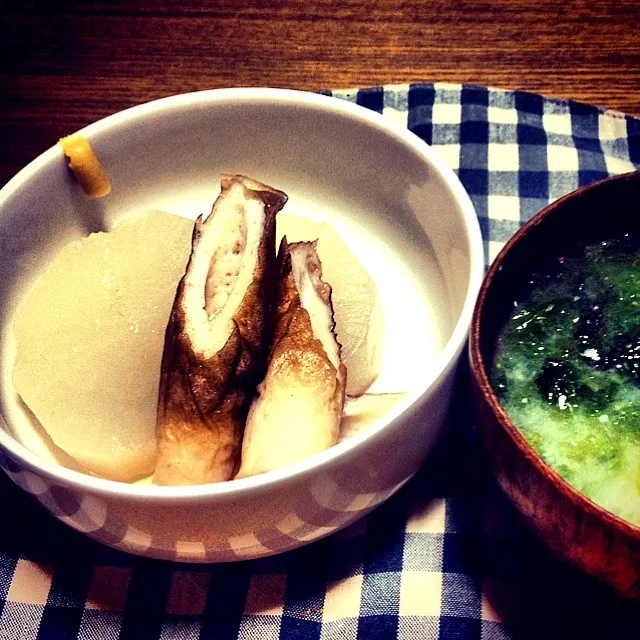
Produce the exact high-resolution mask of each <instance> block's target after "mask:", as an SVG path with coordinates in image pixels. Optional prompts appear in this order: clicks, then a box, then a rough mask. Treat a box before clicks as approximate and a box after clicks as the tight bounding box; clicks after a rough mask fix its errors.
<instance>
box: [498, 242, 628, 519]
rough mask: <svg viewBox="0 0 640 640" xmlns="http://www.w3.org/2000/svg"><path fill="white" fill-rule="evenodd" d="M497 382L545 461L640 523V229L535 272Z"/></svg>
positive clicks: (503, 348) (508, 329)
mask: <svg viewBox="0 0 640 640" xmlns="http://www.w3.org/2000/svg"><path fill="white" fill-rule="evenodd" d="M491 379H492V384H493V387H494V389H495V390H496V393H497V395H498V398H499V399H500V402H501V404H502V406H503V407H504V409H505V411H506V412H507V414H508V415H509V418H510V419H511V421H512V423H513V424H514V425H515V426H516V427H517V428H518V429H519V430H520V432H521V433H522V435H523V436H524V437H525V438H526V439H527V441H528V442H529V443H530V444H531V445H532V446H533V448H534V449H535V450H536V451H537V452H538V453H539V454H540V456H541V457H542V458H543V459H544V460H545V462H547V463H548V464H549V465H550V466H551V467H552V468H553V469H555V470H556V471H557V472H558V473H559V474H560V475H561V476H562V477H563V478H564V479H565V480H566V481H567V482H569V483H570V484H571V485H573V486H574V487H575V488H576V489H578V490H579V491H580V492H582V493H583V494H584V495H586V496H587V497H588V498H590V499H591V500H593V501H594V502H596V503H598V504H600V505H601V506H603V507H604V508H606V509H608V510H609V511H611V512H613V513H615V514H616V515H618V516H620V517H622V518H624V519H626V520H628V521H630V522H632V523H634V524H637V525H640V232H639V231H634V232H633V233H628V234H624V235H622V236H620V237H617V238H614V239H611V240H607V241H605V242H601V243H599V244H593V245H588V246H582V247H580V248H576V250H575V251H574V252H572V253H571V254H567V255H565V256H562V257H559V258H556V259H554V260H553V262H551V263H550V264H548V265H547V266H546V267H545V268H543V269H541V270H540V271H539V272H537V273H535V274H534V275H533V277H532V278H531V280H530V282H529V283H528V286H527V288H526V290H523V291H522V293H521V294H520V295H519V299H518V300H517V301H514V309H513V312H512V314H511V317H510V318H509V320H508V322H507V324H506V326H505V328H504V329H503V331H502V334H501V336H500V339H499V341H498V349H497V352H496V356H495V358H494V363H493V367H492V373H491Z"/></svg>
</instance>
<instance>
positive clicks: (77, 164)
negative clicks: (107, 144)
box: [58, 133, 111, 198]
mask: <svg viewBox="0 0 640 640" xmlns="http://www.w3.org/2000/svg"><path fill="white" fill-rule="evenodd" d="M58 144H59V145H60V146H61V147H62V151H63V152H64V155H65V157H66V158H67V164H68V166H69V169H71V171H73V175H74V176H75V177H76V180H77V181H78V182H79V183H80V186H81V187H82V190H83V191H84V192H85V193H86V194H87V195H88V196H89V197H90V198H103V197H104V196H108V195H109V194H110V193H111V183H110V182H109V178H108V177H107V174H106V172H105V170H104V167H103V166H102V165H101V164H100V160H98V158H97V157H96V154H95V153H94V152H93V149H92V148H91V145H90V144H89V141H88V140H87V139H86V138H84V137H82V136H80V135H78V134H77V133H74V134H72V135H70V136H67V137H66V138H61V139H60V140H59V142H58Z"/></svg>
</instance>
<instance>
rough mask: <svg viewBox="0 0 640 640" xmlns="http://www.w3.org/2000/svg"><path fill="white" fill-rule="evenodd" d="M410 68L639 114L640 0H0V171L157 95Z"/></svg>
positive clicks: (333, 84)
mask: <svg viewBox="0 0 640 640" xmlns="http://www.w3.org/2000/svg"><path fill="white" fill-rule="evenodd" d="M414 81H424V82H432V81H451V82H466V83H473V84H480V85H489V86H496V87H504V88H510V89H516V88H519V89H526V90H528V91H533V92H537V93H542V94H545V95H549V96H558V97H566V98H574V99H577V100H582V101H585V102H589V103H592V104H597V105H599V106H603V107H608V108H613V109H618V110H622V111H625V112H627V113H629V114H632V115H639V116H640V0H610V1H605V0H545V1H541V0H537V1H534V0H485V1H472V0H448V1H447V0H377V1H376V0H270V1H269V0H249V1H247V2H240V1H234V0H219V1H216V0H211V1H205V0H197V1H189V0H182V1H180V2H178V1H175V0H160V1H155V2H154V1H151V0H139V1H138V2H117V1H107V2H100V3H98V2H82V1H79V2H71V1H66V2H65V1H56V0H48V1H46V2H45V1H41V2H34V1H29V0H0V185H2V184H4V183H5V182H6V181H7V180H8V179H9V178H10V177H11V176H12V175H14V174H15V173H16V172H17V171H18V170H19V169H20V168H21V167H22V166H24V165H25V164H26V163H27V162H29V161H30V160H32V159H33V158H34V157H35V156H36V155H38V154H39V153H41V152H42V151H44V150H45V149H46V148H48V147H49V146H51V145H52V144H54V143H55V141H56V140H57V139H58V138H59V137H60V136H62V135H65V134H68V133H70V132H72V131H74V130H77V129H78V128H80V127H82V126H85V125H86V124H88V123H90V122H92V121H94V120H97V119H98V118H102V117H104V116H106V115H109V114H110V113H114V112H115V111H119V110H121V109H123V108H126V107H129V106H132V105H135V104H139V103H141V102H145V101H147V100H152V99H154V98H159V97H162V96H167V95H171V94H175V93H180V92H185V91H194V90H199V89H208V88H217V87H227V86H257V85H260V86H273V87H291V88H298V89H309V90H316V89H321V88H346V87H356V86H359V87H362V86H375V85H380V84H385V83H402V82H414Z"/></svg>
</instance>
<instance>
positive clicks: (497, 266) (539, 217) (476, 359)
mask: <svg viewBox="0 0 640 640" xmlns="http://www.w3.org/2000/svg"><path fill="white" fill-rule="evenodd" d="M629 180H638V181H639V182H640V171H631V172H627V173H623V174H620V175H616V176H610V177H607V178H603V179H601V180H598V181H596V182H593V183H591V184H588V185H585V186H583V187H580V188H578V189H576V190H574V191H572V192H570V193H568V194H566V195H564V196H562V197H561V198H559V199H558V200H555V201H554V202H552V203H550V204H549V205H547V206H546V207H544V208H543V209H542V210H541V211H539V212H538V213H537V214H536V215H535V216H533V218H531V219H530V220H528V221H527V222H525V224H524V225H522V227H520V229H518V231H516V233H515V234H514V235H513V236H511V238H509V240H508V241H507V243H506V244H505V245H504V247H503V248H502V249H501V251H500V252H499V253H498V255H497V256H496V258H495V259H494V261H493V263H492V264H491V266H490V268H489V270H488V272H487V275H486V276H485V279H484V281H483V283H482V286H481V287H480V291H479V293H478V297H477V299H476V305H475V308H474V312H473V317H472V320H471V330H470V335H469V360H470V370H471V375H472V376H473V377H474V378H475V381H476V383H477V385H478V387H479V388H480V391H481V393H482V396H483V400H484V402H485V403H486V404H487V405H488V406H489V408H490V410H491V412H492V414H493V416H494V418H495V419H496V420H497V421H498V424H499V425H500V426H501V427H502V429H503V431H504V432H505V433H506V435H507V437H508V438H509V440H510V441H511V442H512V443H513V444H514V445H515V446H516V447H517V449H518V450H519V451H520V453H522V455H523V456H524V457H525V458H526V459H527V460H528V461H529V462H530V463H531V464H533V466H534V467H535V468H536V470H537V471H538V472H539V473H540V474H541V475H542V476H543V477H544V478H545V480H546V481H547V482H549V483H551V484H552V485H553V486H554V488H555V490H557V491H558V492H559V493H560V494H561V495H562V497H563V498H565V499H566V500H568V501H570V502H571V503H572V504H573V505H574V506H575V507H577V508H579V509H582V510H584V511H585V512H587V513H588V514H590V515H591V516H593V517H596V518H598V519H599V520H601V521H603V522H605V523H606V524H607V525H609V526H611V527H613V528H615V529H617V530H618V531H620V532H622V533H624V534H626V535H627V536H630V537H632V538H635V539H637V540H639V541H640V525H635V524H633V523H632V522H629V521H628V520H625V519H624V518H622V517H620V516H618V515H616V514H615V513H613V512H611V511H609V510H608V509H606V508H605V507H603V506H601V505H599V504H598V503H597V502H594V501H593V500H591V499H590V498H588V497H587V496H585V495H584V494H583V493H581V492H580V491H578V490H577V489H576V488H575V487H573V485H571V484H570V483H569V482H567V481H566V480H565V479H564V478H563V477H562V476H561V475H560V474H559V473H558V472H557V471H555V469H553V467H551V466H550V465H549V464H548V463H546V462H545V461H544V460H543V459H542V457H541V456H540V454H538V453H537V451H536V450H535V449H534V448H533V446H532V445H531V444H529V442H528V441H527V440H526V439H525V437H524V436H523V435H522V434H521V433H520V431H519V429H518V428H517V427H516V426H515V425H514V424H513V422H511V419H510V418H509V416H508V414H507V412H506V411H505V410H504V408H503V407H502V405H501V404H500V402H499V400H498V397H497V396H496V394H495V392H494V390H493V386H492V384H491V381H490V378H489V375H488V373H487V368H486V366H485V359H484V357H483V355H482V351H481V349H480V335H481V333H482V330H483V322H482V316H483V311H484V305H485V302H486V298H487V295H488V293H489V290H490V289H491V288H492V286H493V282H494V277H495V275H496V273H497V272H498V271H500V270H501V269H502V265H503V263H504V260H505V257H506V256H507V255H508V254H509V253H510V252H511V250H512V249H513V247H514V246H517V245H518V244H519V243H520V241H521V239H522V238H523V237H524V236H525V235H526V234H527V233H528V231H529V230H530V229H531V228H533V227H536V226H539V225H541V224H544V222H545V220H547V218H549V217H551V216H553V215H556V214H557V212H558V211H562V209H563V208H564V206H565V205H566V203H567V202H571V201H573V200H575V199H577V198H583V197H584V196H585V195H588V194H589V193H591V192H592V191H596V190H599V189H600V188H602V187H603V186H606V185H610V184H612V183H617V182H620V183H623V182H627V181H629Z"/></svg>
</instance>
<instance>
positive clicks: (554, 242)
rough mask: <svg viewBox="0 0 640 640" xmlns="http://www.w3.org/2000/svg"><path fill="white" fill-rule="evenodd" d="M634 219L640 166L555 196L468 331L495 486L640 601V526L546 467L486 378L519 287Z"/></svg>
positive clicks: (505, 254)
mask: <svg viewBox="0 0 640 640" xmlns="http://www.w3.org/2000/svg"><path fill="white" fill-rule="evenodd" d="M639 225H640V172H635V173H628V174H625V175H621V176H617V177H614V178H608V179H606V180H603V181H600V182H598V183H595V184H592V185H590V186H587V187H583V188H581V189H579V190H577V191H575V192H573V193H570V194H569V195H567V196H565V197H564V198H562V199H560V200H558V201H556V202H554V203H553V204H551V205H549V206H548V207H546V208H545V209H544V210H543V211H541V212H540V213H539V214H537V215H536V216H535V217H534V218H533V219H531V220H530V221H529V222H527V223H526V224H525V225H524V226H523V227H522V228H521V229H520V230H519V231H518V232H517V233H516V234H515V235H514V236H513V237H512V238H511V240H510V241H509V242H508V243H507V244H506V246H505V247H504V249H503V250H502V251H501V253H500V254H499V255H498V257H497V258H496V260H495V261H494V262H493V264H492V266H491V268H490V269H489V272H488V274H487V276H486V278H485V280H484V283H483V286H482V288H481V291H480V295H479V297H478V300H477V304H476V308H475V312H474V316H473V321H472V325H471V337H470V359H471V378H472V392H473V402H474V411H475V418H476V422H477V425H478V429H479V431H480V434H481V437H482V440H483V442H484V445H485V448H486V450H487V452H488V454H489V458H490V463H491V465H492V468H493V471H494V473H495V476H496V478H497V480H498V483H499V484H500V486H501V487H502V489H503V490H504V492H505V493H506V494H507V496H508V497H509V498H510V499H511V501H512V502H513V504H514V505H515V506H516V508H517V509H518V511H519V512H520V513H521V514H522V516H524V519H525V520H526V521H527V523H528V524H529V525H530V527H531V528H532V529H533V530H534V531H535V532H536V533H537V534H538V536H539V537H540V538H541V539H542V541H543V542H544V543H545V544H546V546H547V547H548V548H549V549H550V550H551V552H552V553H553V554H554V555H555V556H557V557H559V558H561V559H564V560H566V561H568V562H570V563H572V564H573V565H574V566H577V567H579V568H580V569H582V570H583V571H585V572H587V573H589V574H591V575H593V576H595V577H597V578H598V579H600V580H601V581H604V582H606V583H608V584H610V585H612V586H613V587H614V588H615V589H616V590H617V591H618V592H619V593H621V594H624V595H625V596H628V597H632V598H635V599H640V527H638V526H636V525H634V524H632V523H630V522H627V521H625V520H623V519H622V518H620V517H618V516H616V515H614V514H612V513H611V512H609V511H607V510H606V509H604V508H603V507H601V506H599V505H598V504H595V503H594V502H592V501H591V500H589V499H588V498H587V497H585V496H584V495H583V494H582V493H580V492H579V491H577V490H576V489H575V488H573V487H572V486H571V485H570V484H568V483H567V482H566V481H565V480H563V479H562V478H561V477H560V475H559V474H558V473H557V472H556V471H554V470H553V469H552V468H551V467H550V466H548V465H547V464H546V463H545V462H544V461H543V460H542V458H541V457H540V456H539V455H538V453H536V451H535V450H534V449H533V448H532V446H531V445H530V444H529V443H528V442H527V441H526V440H525V439H524V437H523V436H522V435H521V433H520V431H519V430H518V429H517V428H516V426H515V425H514V424H513V423H512V422H511V420H510V419H509V416H508V415H507V413H506V412H505V410H504V409H503V408H502V406H501V405H500V402H499V401H498V398H497V396H496V393H495V391H494V389H493V388H492V384H491V380H490V371H491V368H492V364H493V358H494V355H495V353H496V349H497V345H498V338H499V335H500V332H501V330H502V329H503V327H504V326H505V324H506V322H507V320H508V318H509V317H510V314H511V312H512V310H513V302H514V300H516V299H517V295H518V291H520V290H522V288H523V286H525V284H526V283H527V282H528V281H529V280H530V278H531V275H532V274H533V273H534V272H535V271H536V270H537V269H538V268H539V267H541V266H542V265H543V264H545V263H548V262H549V260H550V259H552V258H553V257H559V256H562V255H565V252H567V251H570V250H571V248H572V247H575V246H576V245H577V244H578V243H580V244H592V243H596V242H600V241H603V240H606V239H607V238H611V237H615V236H617V235H620V234H622V233H625V232H628V231H630V230H631V229H637V227H638V226H639Z"/></svg>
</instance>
